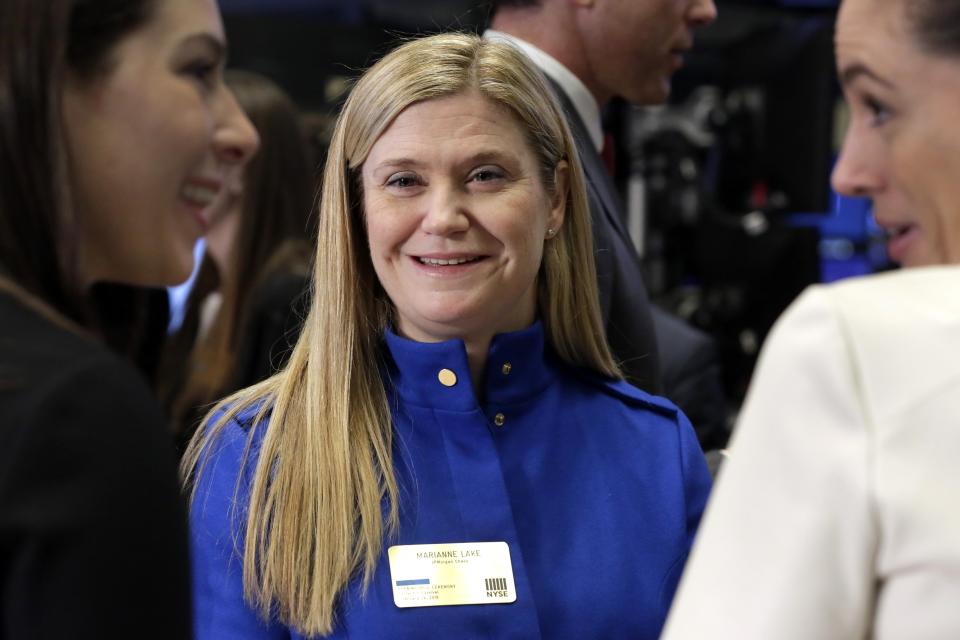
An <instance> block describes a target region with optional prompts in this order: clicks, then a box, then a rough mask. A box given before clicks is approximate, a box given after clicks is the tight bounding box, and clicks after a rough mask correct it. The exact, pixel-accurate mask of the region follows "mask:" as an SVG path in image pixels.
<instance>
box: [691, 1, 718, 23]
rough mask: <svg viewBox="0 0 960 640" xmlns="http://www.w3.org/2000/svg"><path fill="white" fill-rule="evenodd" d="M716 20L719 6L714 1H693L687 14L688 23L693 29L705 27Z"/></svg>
mask: <svg viewBox="0 0 960 640" xmlns="http://www.w3.org/2000/svg"><path fill="white" fill-rule="evenodd" d="M716 19H717V5H716V4H714V2H713V0H693V4H692V5H690V10H689V12H688V13H687V22H688V23H690V25H691V26H692V27H694V28H696V27H705V26H707V25H708V24H710V23H711V22H713V21H714V20H716Z"/></svg>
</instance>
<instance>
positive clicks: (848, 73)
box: [840, 62, 893, 89]
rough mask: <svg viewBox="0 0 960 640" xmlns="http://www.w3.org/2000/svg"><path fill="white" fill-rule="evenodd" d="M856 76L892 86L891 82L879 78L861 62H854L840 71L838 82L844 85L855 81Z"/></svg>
mask: <svg viewBox="0 0 960 640" xmlns="http://www.w3.org/2000/svg"><path fill="white" fill-rule="evenodd" d="M857 78H870V79H871V80H873V81H874V82H877V83H879V84H881V85H883V86H885V87H888V88H891V89H892V88H893V84H892V83H891V82H890V81H889V80H886V79H884V78H881V77H880V76H879V75H877V73H876V72H875V71H874V70H873V69H871V68H870V67H868V66H867V65H865V64H863V63H862V62H854V63H853V64H851V65H848V66H846V67H844V68H843V70H842V71H840V84H842V85H843V86H845V87H846V86H848V85H850V84H852V83H853V82H855V81H856V80H857Z"/></svg>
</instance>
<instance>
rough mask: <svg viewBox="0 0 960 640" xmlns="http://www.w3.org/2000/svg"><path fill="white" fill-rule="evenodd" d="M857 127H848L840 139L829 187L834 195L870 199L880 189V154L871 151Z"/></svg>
mask: <svg viewBox="0 0 960 640" xmlns="http://www.w3.org/2000/svg"><path fill="white" fill-rule="evenodd" d="M874 147H875V145H871V143H870V140H869V139H868V137H867V136H865V135H864V134H863V133H862V132H861V131H860V130H859V127H858V126H857V124H855V123H851V125H850V128H849V129H847V133H846V135H844V138H843V147H842V148H841V150H840V157H839V158H838V159H837V163H836V164H835V165H834V167H833V173H832V174H831V176H830V183H831V185H832V186H833V189H834V191H836V192H837V193H840V194H843V195H845V196H852V197H855V198H866V197H872V196H873V195H874V194H875V193H876V192H877V191H879V190H880V189H882V188H883V184H884V178H883V172H882V168H881V166H880V164H879V163H880V162H882V150H880V149H876V148H874Z"/></svg>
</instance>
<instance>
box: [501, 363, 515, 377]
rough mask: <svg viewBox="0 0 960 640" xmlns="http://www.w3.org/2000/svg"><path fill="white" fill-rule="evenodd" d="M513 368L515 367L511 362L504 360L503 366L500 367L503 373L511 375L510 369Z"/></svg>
mask: <svg viewBox="0 0 960 640" xmlns="http://www.w3.org/2000/svg"><path fill="white" fill-rule="evenodd" d="M511 369H513V365H512V364H510V363H509V362H504V363H503V366H502V367H500V371H503V375H505V376H508V375H510V370H511Z"/></svg>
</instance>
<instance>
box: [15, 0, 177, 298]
mask: <svg viewBox="0 0 960 640" xmlns="http://www.w3.org/2000/svg"><path fill="white" fill-rule="evenodd" d="M157 1H158V0H42V1H38V0H3V1H2V2H0V274H2V275H3V276H5V277H6V278H9V279H11V280H13V281H14V283H16V284H17V285H18V286H19V287H20V288H22V289H23V290H25V291H26V292H27V293H28V294H31V295H33V296H36V297H38V298H40V299H41V300H43V301H44V302H46V303H48V304H49V305H51V306H53V307H54V308H55V309H57V310H58V311H60V312H62V313H64V314H66V315H68V316H73V317H76V315H77V313H76V311H77V308H78V305H77V303H76V300H77V299H78V298H79V292H78V291H77V275H76V256H75V254H76V249H77V246H76V242H77V241H76V231H75V228H74V225H73V222H72V213H71V207H70V206H69V204H68V188H67V176H66V170H65V160H64V144H63V132H62V126H61V107H60V94H61V92H62V89H63V84H64V82H65V80H66V77H67V74H68V73H73V74H75V75H76V76H77V77H79V78H80V79H87V78H91V77H93V76H95V75H96V74H97V73H98V72H101V71H104V70H106V69H108V68H109V65H110V64H111V62H112V61H111V59H110V54H111V53H112V52H113V50H114V48H115V47H116V45H117V43H118V42H119V41H120V39H121V38H122V37H123V36H125V35H126V34H128V33H130V32H131V31H133V30H134V29H136V28H137V27H139V26H140V25H142V24H143V23H145V22H146V21H147V20H148V19H149V18H150V17H151V15H152V13H153V9H154V6H155V5H156V2H157Z"/></svg>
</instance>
